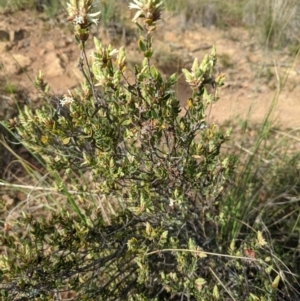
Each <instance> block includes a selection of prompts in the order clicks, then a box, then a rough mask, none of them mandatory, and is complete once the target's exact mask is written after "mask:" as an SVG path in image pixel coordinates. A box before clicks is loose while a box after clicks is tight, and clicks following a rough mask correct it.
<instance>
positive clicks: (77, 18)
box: [73, 16, 84, 25]
mask: <svg viewBox="0 0 300 301" xmlns="http://www.w3.org/2000/svg"><path fill="white" fill-rule="evenodd" d="M73 22H74V23H75V24H79V25H80V24H83V23H84V19H83V17H82V16H75V17H74V20H73Z"/></svg>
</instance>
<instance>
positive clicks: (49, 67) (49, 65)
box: [44, 52, 64, 77]
mask: <svg viewBox="0 0 300 301" xmlns="http://www.w3.org/2000/svg"><path fill="white" fill-rule="evenodd" d="M44 68H45V71H44V72H45V75H47V76H48V77H55V76H60V75H63V74H64V69H63V68H62V64H61V60H60V58H59V56H58V55H57V54H56V53H54V52H51V53H48V54H46V56H45V67H44Z"/></svg>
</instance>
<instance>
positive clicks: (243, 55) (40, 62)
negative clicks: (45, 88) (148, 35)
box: [0, 11, 300, 128]
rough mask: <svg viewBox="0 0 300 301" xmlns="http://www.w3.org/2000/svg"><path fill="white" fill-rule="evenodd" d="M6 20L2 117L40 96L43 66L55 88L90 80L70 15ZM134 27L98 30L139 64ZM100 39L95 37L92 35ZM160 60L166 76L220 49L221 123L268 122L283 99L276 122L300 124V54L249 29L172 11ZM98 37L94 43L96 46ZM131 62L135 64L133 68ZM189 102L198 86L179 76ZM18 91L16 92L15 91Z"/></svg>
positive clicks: (1, 47) (164, 25)
mask: <svg viewBox="0 0 300 301" xmlns="http://www.w3.org/2000/svg"><path fill="white" fill-rule="evenodd" d="M1 19H2V21H0V63H1V67H2V68H1V69H2V70H1V73H0V82H1V85H2V87H1V88H0V107H1V110H0V111H1V113H0V118H1V119H3V118H9V117H11V115H13V114H15V112H14V110H11V108H12V107H13V106H14V101H13V99H14V97H13V96H16V97H15V98H16V99H17V100H18V101H21V99H22V101H23V102H27V101H31V102H33V103H35V102H38V100H39V99H38V93H37V91H36V90H35V88H34V86H33V83H32V80H33V79H34V77H35V76H36V75H37V74H38V72H39V70H41V71H42V72H43V73H44V74H45V79H46V80H47V82H48V83H49V85H50V87H51V89H52V92H53V93H54V94H55V95H57V94H63V93H66V92H67V90H68V89H72V88H73V87H75V86H77V85H78V84H79V82H80V81H81V79H82V76H81V74H80V71H79V70H78V68H77V59H78V54H79V50H78V46H77V44H76V42H75V41H74V38H73V36H72V27H71V26H70V25H69V24H67V22H66V21H65V19H66V18H65V16H61V17H58V18H56V19H55V20H50V19H49V18H47V17H46V16H45V15H43V14H39V13H37V12H31V11H19V12H15V13H13V14H6V15H3V16H2V18H1ZM133 28H134V27H133V26H131V27H126V28H123V27H122V26H121V25H118V24H114V25H113V26H111V28H108V29H103V28H101V26H99V27H98V28H96V29H95V28H94V29H93V30H92V35H93V36H97V37H98V38H100V39H101V40H102V42H103V44H108V43H110V42H112V43H113V44H115V45H116V46H120V45H123V44H125V45H126V47H127V56H128V58H129V61H130V62H132V64H134V63H135V62H138V60H137V58H138V57H139V53H138V49H137V46H136V44H137V43H136V37H135V36H134V33H135V31H134V29H133ZM91 40H92V39H91ZM154 41H155V44H156V46H155V48H156V53H155V55H154V59H155V62H154V63H157V64H158V66H159V68H160V69H161V70H162V71H163V72H164V73H165V74H166V75H168V74H171V73H173V72H180V70H181V68H182V67H185V68H189V67H190V66H191V64H192V62H193V59H194V58H195V57H198V58H199V59H200V60H201V59H202V58H203V56H204V55H205V54H206V53H209V52H210V49H211V47H212V46H213V45H215V46H216V48H217V53H218V72H222V73H225V74H226V84H225V86H224V87H223V88H222V89H221V90H220V91H219V95H220V100H219V101H218V102H217V103H215V104H213V105H212V108H211V110H210V112H209V117H210V118H211V119H212V120H215V121H217V122H218V123H223V122H225V121H228V120H230V121H233V120H236V118H239V119H241V120H242V119H245V118H249V119H250V120H251V121H253V122H262V121H263V119H264V117H265V116H266V113H267V112H268V110H269V108H270V106H271V103H272V102H273V103H274V100H275V101H276V108H275V111H274V114H273V118H274V121H275V122H276V124H277V125H280V126H281V127H282V128H298V127H300V118H299V116H300V98H299V95H300V85H299V83H300V59H299V57H298V56H295V55H294V56H290V55H289V54H288V52H287V51H285V50H281V51H271V50H269V49H263V47H262V46H261V45H259V44H258V43H257V39H256V38H255V36H251V33H250V32H249V31H246V30H245V29H243V28H231V29H226V30H222V29H218V28H215V27H210V28H204V27H201V26H200V25H199V26H197V25H194V26H189V27H185V26H184V24H182V21H181V19H180V18H179V17H174V16H170V15H167V14H166V15H165V16H164V18H163V20H162V22H160V23H159V24H158V30H157V32H156V33H155V35H154ZM92 47H93V46H92V41H91V42H90V43H89V44H88V46H87V48H88V50H89V51H91V50H92ZM129 68H130V66H129ZM176 89H177V93H178V96H179V98H180V100H181V102H182V105H183V106H184V104H185V101H186V99H187V98H188V97H189V95H190V92H191V91H190V90H189V88H188V87H187V86H186V84H185V83H184V81H183V79H182V78H181V79H179V82H178V85H177V87H176ZM12 92H14V93H13V94H12Z"/></svg>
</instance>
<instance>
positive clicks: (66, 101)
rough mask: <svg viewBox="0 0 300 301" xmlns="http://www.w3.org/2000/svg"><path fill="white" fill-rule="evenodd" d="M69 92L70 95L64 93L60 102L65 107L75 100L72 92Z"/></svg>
mask: <svg viewBox="0 0 300 301" xmlns="http://www.w3.org/2000/svg"><path fill="white" fill-rule="evenodd" d="M69 94H70V96H67V95H64V96H63V99H61V100H60V101H59V102H60V105H61V106H62V107H63V106H65V105H67V106H68V105H69V104H71V103H72V102H73V101H74V98H73V97H72V96H71V92H70V91H69Z"/></svg>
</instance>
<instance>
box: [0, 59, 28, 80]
mask: <svg viewBox="0 0 300 301" xmlns="http://www.w3.org/2000/svg"><path fill="white" fill-rule="evenodd" d="M12 56H13V57H12ZM2 63H3V66H4V70H5V72H6V73H7V74H9V75H14V74H19V73H20V72H22V70H23V69H26V68H27V67H28V66H30V64H31V60H30V58H29V57H27V56H24V55H22V54H13V55H5V56H3V60H2Z"/></svg>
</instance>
